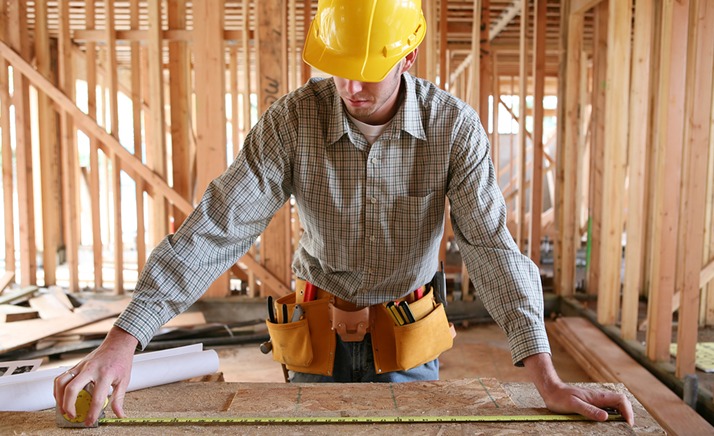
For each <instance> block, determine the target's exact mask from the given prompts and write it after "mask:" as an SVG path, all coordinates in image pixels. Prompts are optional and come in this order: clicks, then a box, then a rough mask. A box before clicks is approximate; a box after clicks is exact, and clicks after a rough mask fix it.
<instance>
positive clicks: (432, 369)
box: [290, 334, 439, 383]
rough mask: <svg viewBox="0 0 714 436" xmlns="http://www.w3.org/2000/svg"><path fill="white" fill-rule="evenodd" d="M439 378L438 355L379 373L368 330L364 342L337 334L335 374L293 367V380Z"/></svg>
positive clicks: (360, 380) (354, 380)
mask: <svg viewBox="0 0 714 436" xmlns="http://www.w3.org/2000/svg"><path fill="white" fill-rule="evenodd" d="M438 379H439V359H434V360H432V361H431V362H427V363H425V364H423V365H420V366H417V367H416V368H412V369H410V370H406V371H394V372H387V373H383V374H377V373H376V372H375V370H374V356H373V354H372V339H371V337H370V335H369V334H367V335H365V337H364V340H362V341H361V342H342V341H341V340H340V336H339V335H337V345H336V347H335V366H334V368H333V370H332V376H326V375H322V374H307V373H304V372H295V371H290V381H291V382H293V383H358V382H377V383H390V382H391V383H401V382H409V381H418V380H438Z"/></svg>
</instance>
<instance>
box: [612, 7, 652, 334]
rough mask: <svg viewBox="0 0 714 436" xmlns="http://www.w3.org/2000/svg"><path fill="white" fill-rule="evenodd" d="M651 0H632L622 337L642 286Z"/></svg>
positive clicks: (632, 322) (630, 327)
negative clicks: (633, 0) (633, 1)
mask: <svg viewBox="0 0 714 436" xmlns="http://www.w3.org/2000/svg"><path fill="white" fill-rule="evenodd" d="M654 6H655V5H654V2H653V1H652V0H638V1H637V3H635V20H634V22H635V36H634V45H633V48H632V77H633V78H634V80H632V81H631V84H630V111H629V126H630V131H629V141H628V142H629V159H628V160H629V170H628V178H629V189H628V193H627V198H628V206H627V210H628V212H627V249H626V250H625V280H624V283H623V290H622V323H621V327H620V331H621V332H622V337H623V339H627V340H634V339H636V337H637V323H638V312H639V310H638V309H639V297H640V292H641V291H642V289H643V288H644V262H645V259H647V253H646V252H645V250H644V241H645V229H646V227H647V219H646V217H645V211H646V208H645V188H646V184H647V172H648V168H647V156H649V155H651V154H652V149H651V142H650V136H649V131H650V129H651V126H652V120H651V117H650V115H649V114H650V91H651V90H650V85H651V81H650V77H651V71H652V47H653V44H652V43H653V37H654V22H655V20H654V18H655V14H654V12H655V10H654Z"/></svg>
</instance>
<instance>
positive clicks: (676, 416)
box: [556, 317, 714, 435]
mask: <svg viewBox="0 0 714 436" xmlns="http://www.w3.org/2000/svg"><path fill="white" fill-rule="evenodd" d="M556 323H559V324H560V327H561V328H562V329H563V335H566V336H567V337H568V338H569V340H570V341H572V342H575V343H579V344H586V346H583V347H581V351H582V352H584V353H586V355H587V359H588V360H589V361H590V362H592V364H593V365H594V366H595V367H599V368H603V369H604V370H605V371H607V372H608V373H610V374H613V375H614V377H616V378H617V382H619V383H623V384H624V385H625V386H626V387H627V389H628V390H629V391H630V392H632V394H633V395H634V396H635V397H636V398H637V399H638V400H639V401H640V402H641V403H642V405H643V406H644V407H645V408H646V409H647V411H648V412H649V413H650V414H651V415H652V416H653V417H654V418H655V419H656V420H657V422H659V423H660V425H662V427H664V428H665V430H666V431H667V432H668V433H670V434H677V435H700V434H701V435H704V434H714V427H712V426H711V425H710V424H709V423H708V422H707V421H706V420H705V419H704V418H702V417H701V416H700V415H699V414H698V413H697V412H696V411H695V410H694V409H692V408H691V407H689V406H688V405H687V404H686V403H684V401H682V400H681V399H680V398H679V397H678V396H677V395H675V393H674V392H672V391H671V390H670V389H669V388H667V386H665V385H664V384H663V383H661V382H660V381H659V380H658V379H657V378H656V377H655V376H654V375H652V374H651V373H650V372H649V371H647V369H646V368H644V367H642V366H641V365H640V364H639V363H637V361H635V360H634V359H633V358H632V357H630V356H629V355H628V354H627V353H626V352H625V351H624V350H622V349H621V348H620V347H619V346H618V345H617V344H615V343H614V342H612V341H611V340H610V338H608V337H607V335H605V333H603V332H602V331H600V330H599V329H598V328H597V327H595V326H594V325H593V324H592V323H591V322H590V321H588V320H586V319H584V318H579V317H562V318H558V319H557V320H556Z"/></svg>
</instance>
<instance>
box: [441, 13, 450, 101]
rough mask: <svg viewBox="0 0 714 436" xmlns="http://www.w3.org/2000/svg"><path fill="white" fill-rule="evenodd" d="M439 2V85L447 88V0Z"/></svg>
mask: <svg viewBox="0 0 714 436" xmlns="http://www.w3.org/2000/svg"><path fill="white" fill-rule="evenodd" d="M439 4H440V10H439V86H440V87H441V89H444V90H447V88H448V87H447V82H448V80H447V77H448V70H447V67H446V59H447V56H446V52H447V42H448V28H447V23H448V22H449V19H448V15H449V0H441V1H440V3H439Z"/></svg>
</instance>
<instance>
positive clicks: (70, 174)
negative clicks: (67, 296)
mask: <svg viewBox="0 0 714 436" xmlns="http://www.w3.org/2000/svg"><path fill="white" fill-rule="evenodd" d="M59 5H60V7H59V17H60V32H59V62H60V77H59V79H60V80H59V83H60V90H56V91H57V92H59V93H60V94H62V96H63V97H65V98H66V99H67V100H69V101H68V103H69V104H71V105H72V106H74V71H73V67H72V40H71V38H70V29H69V5H68V4H67V3H66V2H60V3H59ZM21 66H22V65H21V64H19V62H13V67H14V68H15V69H19V68H20V67H21ZM25 75H26V76H27V77H28V78H29V79H30V80H31V81H33V82H34V85H35V86H36V87H38V89H41V90H43V91H44V92H46V93H47V95H48V96H49V97H50V98H51V99H52V100H56V99H55V98H54V97H53V96H52V95H51V93H50V91H55V88H54V87H53V86H52V84H51V83H49V82H48V81H47V84H46V86H45V89H42V86H38V85H37V82H38V79H35V80H33V79H32V78H31V75H30V74H28V73H27V72H25ZM41 78H42V79H44V77H42V76H41ZM75 107H76V106H75ZM73 118H74V117H72V116H71V114H69V113H67V111H66V110H61V111H60V131H61V135H62V137H61V149H62V158H63V160H62V191H63V207H62V212H63V214H62V219H63V220H64V235H65V247H66V254H67V265H68V267H69V291H70V292H77V291H78V290H79V259H78V254H79V215H78V208H79V198H78V192H79V181H78V179H79V168H78V166H79V160H78V156H77V149H76V145H75V141H76V139H75V138H76V132H75V126H74V121H73Z"/></svg>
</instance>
